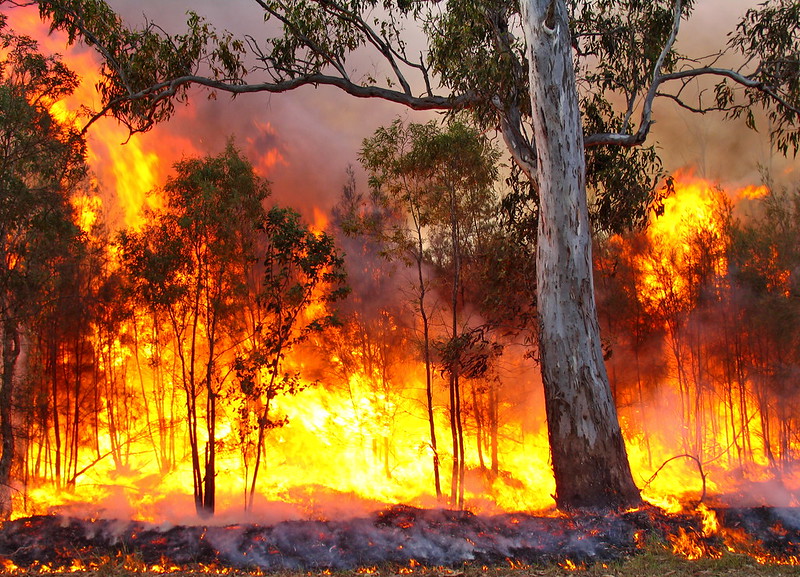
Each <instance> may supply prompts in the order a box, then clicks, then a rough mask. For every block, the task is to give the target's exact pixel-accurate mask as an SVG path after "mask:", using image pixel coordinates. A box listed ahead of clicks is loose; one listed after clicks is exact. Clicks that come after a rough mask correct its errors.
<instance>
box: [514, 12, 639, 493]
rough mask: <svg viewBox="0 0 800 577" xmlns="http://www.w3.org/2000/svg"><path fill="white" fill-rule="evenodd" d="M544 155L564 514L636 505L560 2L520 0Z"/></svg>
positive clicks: (552, 373)
mask: <svg viewBox="0 0 800 577" xmlns="http://www.w3.org/2000/svg"><path fill="white" fill-rule="evenodd" d="M520 4H521V6H520V8H521V12H522V17H523V26H524V28H525V35H526V39H527V45H528V60H529V63H530V90H531V102H532V111H533V125H534V139H535V144H536V151H537V154H538V173H539V174H538V177H539V199H540V207H539V237H538V249H537V250H538V252H537V261H536V268H537V281H538V286H537V295H538V301H537V304H538V313H539V319H540V320H539V323H540V324H539V330H540V340H541V362H542V377H543V382H544V390H545V403H546V411H547V423H548V431H549V436H550V447H551V448H550V450H551V454H552V461H553V471H554V474H555V480H556V503H557V505H558V506H559V508H562V509H569V508H577V507H621V506H629V505H634V504H638V503H639V502H640V497H639V491H638V489H637V488H636V485H635V484H634V482H633V478H632V476H631V471H630V466H629V464H628V457H627V454H626V452H625V446H624V442H623V439H622V434H621V432H620V427H619V421H618V419H617V412H616V408H615V406H614V400H613V398H612V395H611V389H610V386H609V381H608V376H607V374H606V369H605V364H604V362H603V355H602V349H601V346H600V333H599V328H598V322H597V311H596V307H595V300H594V286H593V282H592V254H591V235H590V230H589V216H588V210H587V201H586V178H585V170H586V169H585V156H584V147H583V129H582V124H581V117H580V109H579V105H578V94H577V88H576V82H575V71H574V67H573V62H572V51H571V46H570V33H569V27H568V24H567V22H568V20H567V13H566V8H565V6H564V3H563V0H520Z"/></svg>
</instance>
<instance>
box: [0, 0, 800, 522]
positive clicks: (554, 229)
mask: <svg viewBox="0 0 800 577" xmlns="http://www.w3.org/2000/svg"><path fill="white" fill-rule="evenodd" d="M5 1H6V2H12V0H5ZM37 3H38V4H39V6H40V8H41V12H42V15H43V16H44V17H45V18H48V19H50V21H51V23H52V26H53V27H54V28H56V29H62V30H66V31H67V33H68V35H69V38H70V39H71V40H75V39H76V38H79V37H80V38H83V39H85V40H86V41H87V42H89V43H90V44H91V45H93V46H95V47H96V48H97V50H98V51H99V52H100V53H101V54H102V56H103V57H104V59H105V65H104V67H103V71H102V77H101V80H100V90H101V94H102V96H103V106H102V109H101V110H99V111H98V115H103V114H106V113H113V114H115V115H116V116H117V117H118V118H120V119H122V120H123V121H124V122H126V123H127V124H128V126H129V127H130V128H131V130H134V131H137V130H147V129H148V128H150V127H151V126H153V124H154V123H156V122H159V121H161V120H164V119H166V118H168V117H169V116H170V114H171V113H172V111H173V110H174V106H175V103H176V102H180V101H182V100H185V99H186V98H187V95H188V90H189V87H190V86H192V85H201V86H205V87H208V88H211V89H213V90H217V91H223V92H228V93H231V94H233V95H239V94H244V93H252V92H286V91H289V90H292V89H295V88H297V87H300V86H304V85H311V86H322V85H327V86H334V87H338V88H340V89H342V90H344V91H346V92H347V93H349V94H351V95H353V96H356V97H360V98H382V99H385V100H388V101H391V102H396V103H398V104H401V105H404V106H407V107H410V108H413V109H416V110H431V109H437V110H449V111H452V110H458V109H464V108H467V109H470V110H472V111H474V112H475V114H476V118H477V119H478V120H480V121H482V122H484V123H485V124H486V125H489V126H493V127H496V128H497V129H498V130H499V131H500V132H501V133H502V135H503V138H504V139H505V141H506V143H507V147H508V150H509V153H510V154H511V156H512V157H513V159H514V161H515V162H516V163H517V165H518V166H519V167H520V170H521V171H522V172H524V173H525V174H526V175H527V176H528V178H529V179H530V180H531V182H532V183H533V189H534V190H535V192H536V195H535V196H536V201H537V202H538V216H539V220H538V243H539V244H538V250H537V257H536V258H537V263H536V265H537V266H536V274H537V299H538V300H537V305H538V312H539V343H540V346H541V363H542V374H543V382H544V388H545V399H546V411H547V418H548V426H549V436H550V445H551V451H552V462H553V469H554V473H555V478H556V502H557V504H558V505H559V506H560V507H565V508H569V507H580V506H613V505H630V504H634V503H638V502H639V499H640V497H639V493H638V490H637V489H636V487H635V484H634V482H633V479H632V477H631V473H630V468H629V465H628V461H627V456H626V453H625V447H624V442H623V439H622V435H621V431H620V427H619V423H618V419H617V416H616V409H615V407H614V403H613V399H612V397H611V392H610V387H609V384H608V377H607V374H606V370H605V367H604V365H603V358H602V350H601V346H600V335H599V329H598V323H597V313H596V307H595V300H594V290H593V286H592V275H591V267H592V264H591V263H592V259H591V248H590V223H589V218H588V211H589V209H588V203H587V184H589V185H592V187H593V189H594V193H595V196H596V198H597V199H598V201H599V203H598V206H600V207H601V209H602V207H605V209H604V210H601V214H602V213H603V212H605V213H606V214H607V215H608V216H609V218H610V219H611V220H613V221H615V222H617V223H621V224H624V223H630V222H635V221H636V220H637V218H638V217H640V216H641V214H642V213H643V212H644V211H643V209H642V207H643V206H646V205H647V202H648V201H649V200H651V199H652V192H653V181H652V178H653V175H654V174H655V173H657V169H658V163H657V162H656V160H655V157H654V156H653V155H652V150H648V149H646V148H642V147H643V145H644V144H645V142H646V141H647V139H648V136H649V134H650V131H651V128H652V125H653V121H654V116H653V103H654V101H655V99H656V98H657V97H658V98H668V99H672V100H674V101H677V102H678V103H679V104H680V105H682V106H683V108H684V109H686V110H687V111H694V112H706V111H709V110H717V111H722V112H723V113H727V115H728V116H729V117H732V118H743V119H744V120H745V122H746V123H747V124H748V125H750V126H755V124H756V115H755V113H756V112H757V111H759V110H762V109H763V110H765V111H766V115H767V117H768V120H769V122H768V124H767V128H768V130H769V132H770V135H771V138H772V141H773V142H774V143H775V146H776V147H777V148H778V149H779V150H781V151H783V152H792V151H796V150H797V146H798V143H800V133H798V131H797V122H798V112H800V108H799V106H800V73H799V72H798V70H799V69H800V65H799V64H798V58H797V54H798V53H800V49H799V47H798V44H800V41H799V40H798V34H797V30H798V21H799V20H800V19H799V18H798V16H800V7H798V5H797V3H796V2H794V1H791V0H767V1H766V2H764V3H762V4H759V5H758V6H757V7H754V8H751V9H748V10H747V11H746V13H745V14H744V15H743V16H742V18H741V20H740V21H739V23H738V24H737V26H736V29H735V30H734V31H732V33H731V34H730V36H729V37H728V38H727V41H721V44H722V45H721V48H720V52H719V53H717V54H712V55H710V56H705V55H692V57H683V56H681V55H680V54H678V53H677V52H676V50H675V42H676V40H677V38H678V35H679V30H680V26H681V23H682V21H683V20H684V19H688V18H689V17H691V15H692V8H693V2H692V1H691V0H656V1H654V2H640V1H639V0H602V1H598V2H577V1H576V2H567V1H566V0H519V2H517V1H514V0H499V1H497V2H494V1H493V2H483V1H480V0H453V1H451V2H448V3H447V4H446V5H443V4H441V3H436V2H434V3H427V2H409V1H405V0H403V1H397V2H394V1H392V0H383V1H378V0H254V1H253V9H254V11H255V12H256V13H257V14H258V16H259V17H262V18H263V19H264V20H266V21H267V22H266V25H265V31H264V36H263V37H261V38H257V37H255V36H242V37H237V36H235V35H233V34H230V33H227V32H226V33H221V32H217V31H216V30H215V29H214V28H213V26H212V25H211V24H209V23H208V22H205V21H204V20H203V19H202V18H200V17H199V16H198V15H196V14H194V13H191V14H190V16H189V21H188V30H187V31H186V32H185V33H182V34H177V35H168V34H167V33H165V32H164V31H163V29H162V28H160V27H159V26H157V25H156V24H155V23H152V22H148V23H147V24H145V26H144V27H143V28H142V29H137V30H134V29H130V28H127V27H126V26H124V24H123V23H122V22H121V21H120V19H119V18H118V17H117V16H116V14H115V13H114V12H113V10H111V9H110V8H109V7H108V5H107V4H106V3H105V2H103V1H102V0H39V1H38V2H37ZM415 23H416V24H418V25H419V26H418V27H421V28H422V29H423V31H424V32H425V37H426V39H427V46H425V47H422V48H421V49H418V48H417V45H416V44H414V43H412V41H411V38H412V37H414V38H416V37H417V35H416V34H414V33H413V31H412V28H414V24H415ZM365 52H370V53H371V54H372V56H373V58H375V59H377V60H378V61H379V62H380V63H381V65H382V67H383V68H380V67H379V66H378V64H376V66H375V69H376V70H380V73H379V74H374V75H370V74H366V75H365V74H362V73H359V72H357V66H356V64H355V62H354V61H355V57H354V56H355V55H356V54H358V56H359V57H362V56H363V54H364V53H365ZM723 52H726V53H729V54H731V55H733V56H734V59H735V60H736V62H737V64H736V65H735V67H734V68H724V67H722V66H721V65H720V62H721V59H720V57H721V56H722V53H723ZM702 78H710V79H711V80H712V82H713V81H716V82H717V84H716V86H715V88H714V90H713V97H712V98H711V99H710V100H709V99H707V98H705V95H706V94H707V93H706V92H705V91H702V90H700V91H697V92H696V94H698V95H699V96H698V97H697V99H691V98H689V96H688V95H689V94H690V90H689V89H687V85H688V84H690V83H692V82H694V81H696V80H698V79H702ZM613 147H616V148H613ZM609 150H614V151H615V152H614V153H613V154H612V155H611V156H608V155H606V156H605V158H604V159H602V158H601V159H599V160H602V162H594V161H593V159H596V158H597V157H595V156H594V155H595V154H596V153H597V151H601V153H604V152H606V151H609ZM648 155H649V160H648ZM620 163H621V164H620ZM637 164H639V165H640V166H644V167H646V168H647V169H648V171H649V172H650V174H645V175H642V174H640V173H641V171H636V174H637V175H638V176H642V180H639V179H637V185H636V186H629V185H625V186H624V188H623V189H618V188H617V187H616V186H614V184H615V183H617V184H618V183H619V182H620V178H619V176H620V174H621V173H622V172H624V171H623V170H622V169H621V168H619V166H627V167H630V166H631V165H637ZM587 166H589V167H591V168H592V169H593V170H595V171H596V172H593V173H591V174H587V172H586V168H587ZM604 198H606V199H608V201H609V202H607V203H604V202H603V199H604ZM609 213H610V214H609ZM612 217H613V218H612Z"/></svg>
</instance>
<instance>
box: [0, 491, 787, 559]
mask: <svg viewBox="0 0 800 577" xmlns="http://www.w3.org/2000/svg"><path fill="white" fill-rule="evenodd" d="M703 510H705V511H707V512H708V514H710V515H712V516H713V518H714V519H716V521H715V523H714V531H713V532H711V531H710V530H709V527H708V523H707V522H704V520H703V518H702V516H701V515H699V514H697V512H694V513H680V514H667V513H664V512H663V511H662V510H660V509H657V508H652V507H648V508H644V509H638V510H633V511H627V512H622V513H615V514H591V513H586V512H582V513H578V514H572V515H557V516H534V515H529V514H511V513H505V514H501V515H493V516H480V515H473V514H471V513H468V512H456V511H449V510H442V509H418V508H414V507H408V506H400V505H398V506H394V507H390V508H388V509H384V510H382V511H380V512H377V513H375V514H373V515H370V516H366V517H360V518H354V519H348V520H327V521H322V520H303V521H297V520H295V521H284V522H281V523H277V524H274V525H269V526H266V525H258V524H236V525H227V526H203V525H191V526H190V525H178V526H164V525H160V526H159V525H153V524H148V523H142V522H135V521H122V520H111V519H95V520H81V519H77V518H69V517H62V516H58V515H50V516H36V517H29V518H20V519H17V520H14V521H10V522H7V523H5V524H4V525H3V526H2V529H0V560H1V561H2V562H3V565H4V566H5V567H6V568H7V569H8V568H19V569H25V570H39V571H53V570H64V569H67V568H70V567H76V566H78V567H84V568H87V569H91V568H92V564H93V563H95V564H97V563H99V560H102V559H109V558H110V559H114V558H117V559H119V558H124V556H126V555H127V556H130V557H131V558H133V559H136V564H138V567H139V568H140V569H145V570H154V569H161V570H169V568H173V570H178V569H179V568H181V567H190V566H197V565H199V564H200V565H204V566H214V567H218V568H220V569H223V568H232V569H262V570H278V569H290V570H324V569H332V570H354V569H359V568H365V567H374V566H382V565H383V566H385V565H393V566H405V567H418V566H427V567H459V566H464V565H474V566H478V567H480V566H500V565H506V566H507V565H508V564H509V563H510V564H511V566H525V565H533V564H543V563H545V564H546V563H560V564H564V563H568V564H569V565H570V566H575V567H577V566H582V565H583V566H586V565H591V564H594V563H599V562H606V561H611V560H615V559H619V558H622V557H625V556H630V555H633V554H635V552H636V551H637V549H639V547H640V546H641V544H642V542H643V541H645V540H646V539H647V536H648V535H652V536H654V537H655V538H657V539H660V540H661V541H663V542H664V543H672V544H673V546H674V550H675V551H676V552H677V553H679V554H683V555H685V556H688V557H690V558H691V557H700V556H706V557H714V556H719V555H721V553H722V551H723V550H725V549H728V550H731V551H735V552H738V553H747V554H750V555H751V556H753V557H754V558H755V559H756V560H757V561H759V562H772V563H786V564H795V562H796V561H797V559H798V556H800V510H798V509H796V508H773V507H758V508H715V509H705V508H704V507H703V506H701V507H700V508H699V511H703ZM681 540H683V541H688V543H687V542H680V541H681Z"/></svg>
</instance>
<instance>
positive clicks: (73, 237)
mask: <svg viewBox="0 0 800 577" xmlns="http://www.w3.org/2000/svg"><path fill="white" fill-rule="evenodd" d="M0 53H2V55H3V57H2V60H0V141H1V142H2V143H3V145H2V147H0V323H2V326H1V327H0V331H1V332H2V360H3V375H2V384H0V435H2V455H1V456H0V487H2V495H0V514H2V515H6V514H8V512H9V507H10V501H9V496H8V490H9V488H10V472H11V467H12V464H13V460H14V458H15V436H16V432H15V431H14V427H13V425H12V422H11V419H12V412H11V408H12V403H13V402H14V401H15V397H14V394H15V393H14V391H15V388H16V385H17V383H16V380H17V375H16V368H17V360H18V358H19V355H20V352H21V333H22V331H23V330H24V328H25V327H26V326H27V327H29V326H31V325H32V324H33V323H34V321H35V319H36V315H37V314H38V313H39V312H40V311H41V308H42V306H43V302H44V300H45V299H46V298H47V297H48V296H51V295H52V293H54V292H55V284H56V282H55V278H56V276H57V267H58V264H59V262H60V261H62V259H68V258H69V256H70V255H71V254H73V253H76V252H77V251H78V250H79V249H80V246H81V234H80V229H78V227H77V226H76V225H75V224H74V218H73V210H72V207H71V205H70V203H69V194H70V192H71V190H72V187H73V186H74V185H75V184H76V183H77V182H78V181H79V180H80V179H81V178H82V177H83V175H84V174H85V171H86V166H85V164H84V152H85V143H84V141H83V138H82V136H81V135H80V133H79V132H78V131H77V130H76V129H75V126H74V124H73V123H72V122H71V119H61V118H57V117H56V116H55V115H54V113H53V112H52V110H51V107H52V106H53V105H54V104H55V103H56V102H58V101H59V100H61V99H62V98H64V97H65V96H68V95H70V94H71V93H72V92H73V90H74V89H75V87H76V85H77V79H76V77H75V75H74V73H72V72H71V71H70V70H69V69H68V68H67V67H66V66H65V65H64V64H63V63H62V62H61V60H60V59H59V58H57V57H55V56H45V55H43V54H42V53H40V52H39V49H38V46H37V43H36V42H35V41H34V40H32V39H31V38H28V37H25V36H19V35H17V34H15V33H14V32H13V31H10V30H8V29H7V28H6V19H5V16H4V15H0Z"/></svg>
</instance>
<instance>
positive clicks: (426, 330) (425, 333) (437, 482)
mask: <svg viewBox="0 0 800 577" xmlns="http://www.w3.org/2000/svg"><path fill="white" fill-rule="evenodd" d="M412 213H413V209H412ZM414 221H415V223H416V225H417V229H416V230H417V254H416V255H415V256H416V261H417V276H418V281H419V314H420V318H421V319H422V351H423V356H424V358H425V400H426V403H427V410H428V427H429V428H430V436H431V453H433V484H434V487H435V489H436V500H437V501H441V500H442V481H441V476H440V474H439V449H438V447H437V444H436V421H435V417H434V413H433V370H432V369H431V364H432V361H431V332H430V321H429V319H428V312H427V311H426V310H425V295H426V294H427V290H426V288H425V278H424V276H423V274H422V254H423V245H422V231H421V229H420V228H419V220H418V219H417V215H416V214H414Z"/></svg>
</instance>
